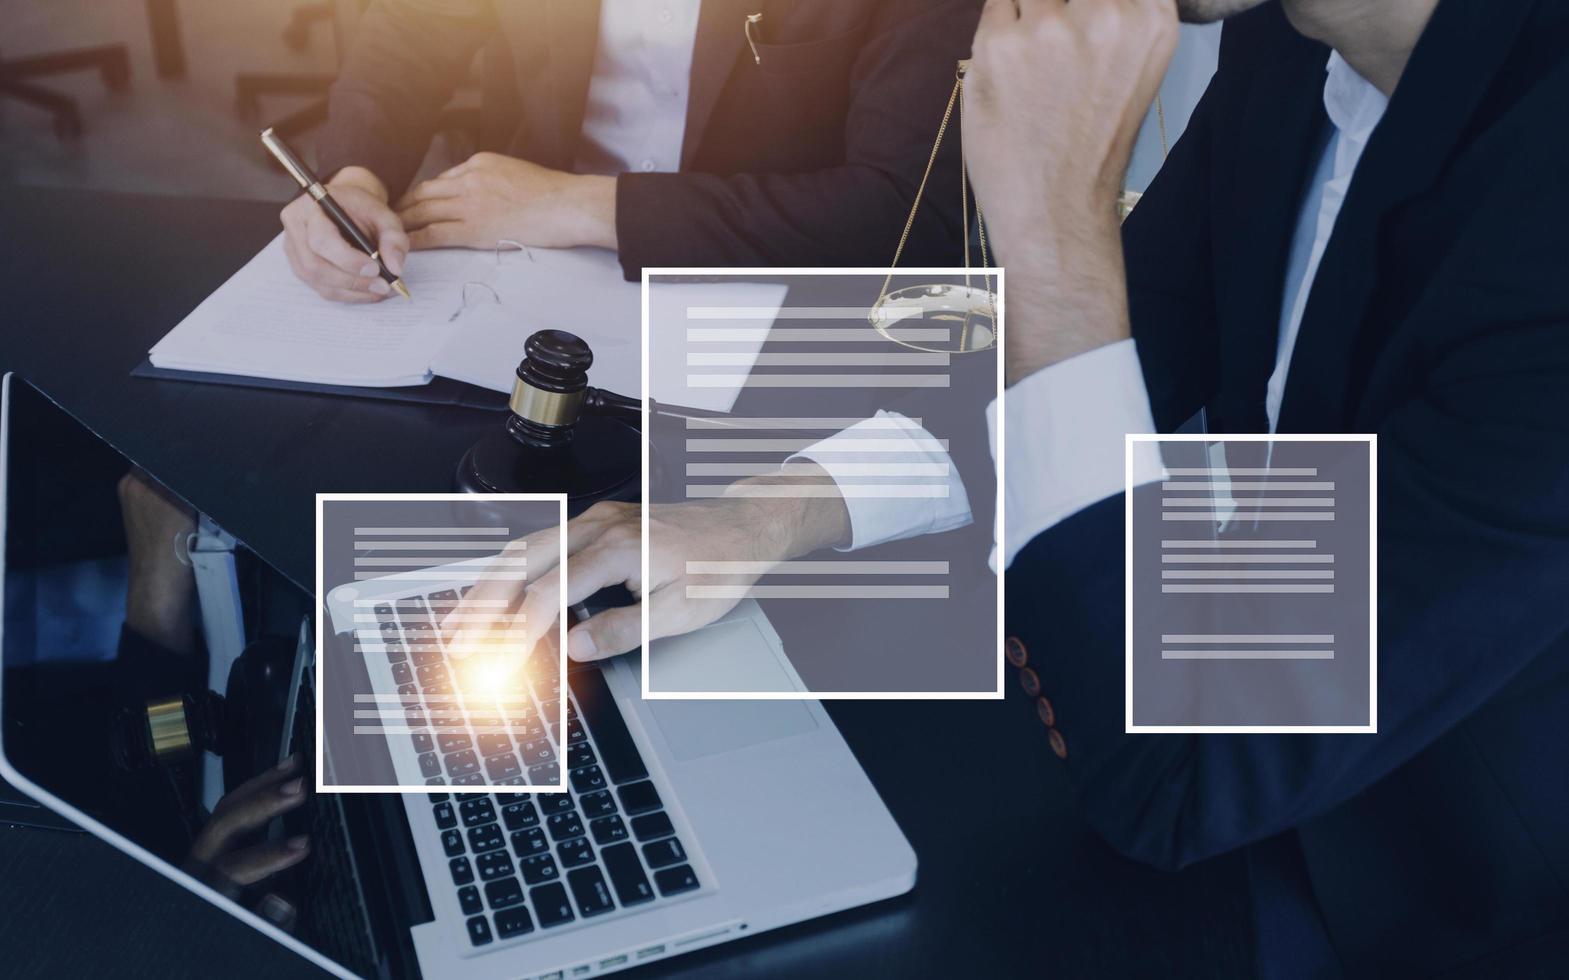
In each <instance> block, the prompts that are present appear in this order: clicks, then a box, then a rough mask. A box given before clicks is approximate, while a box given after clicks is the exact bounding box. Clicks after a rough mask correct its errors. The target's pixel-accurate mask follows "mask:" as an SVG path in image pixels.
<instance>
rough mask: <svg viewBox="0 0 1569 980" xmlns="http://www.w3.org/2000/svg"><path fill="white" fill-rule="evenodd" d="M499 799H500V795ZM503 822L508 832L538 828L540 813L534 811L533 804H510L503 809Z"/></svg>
mask: <svg viewBox="0 0 1569 980" xmlns="http://www.w3.org/2000/svg"><path fill="white" fill-rule="evenodd" d="M497 799H500V794H498V796H497ZM501 820H502V822H503V823H505V824H506V825H507V829H508V830H522V829H523V828H524V827H536V826H538V825H539V811H537V810H535V809H534V804H532V803H528V802H523V803H508V804H507V805H506V806H504V807H502V808H501Z"/></svg>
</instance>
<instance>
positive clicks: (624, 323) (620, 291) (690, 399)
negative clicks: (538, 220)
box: [149, 235, 785, 412]
mask: <svg viewBox="0 0 1569 980" xmlns="http://www.w3.org/2000/svg"><path fill="white" fill-rule="evenodd" d="M403 281H404V283H405V284H406V285H407V286H408V287H409V291H410V293H411V294H412V295H413V300H412V301H405V300H403V299H402V298H400V297H396V296H394V297H392V298H389V299H386V300H383V301H381V302H380V303H334V302H331V301H329V300H326V299H323V298H321V297H320V296H318V295H316V293H315V292H314V291H313V290H312V289H311V288H310V287H308V286H306V285H305V284H304V283H302V282H300V281H299V279H298V278H297V277H296V276H295V275H294V271H293V270H292V269H291V268H290V267H289V264H288V259H287V257H286V256H285V255H284V252H283V237H282V236H281V235H280V236H279V237H277V238H275V239H273V241H272V242H271V243H270V244H268V245H267V247H266V248H264V249H262V250H261V251H260V252H258V253H257V254H256V256H255V258H253V259H251V261H250V262H248V263H246V264H245V266H244V267H243V268H242V269H240V271H239V272H237V273H235V274H234V275H233V276H232V277H231V278H230V279H229V281H228V282H226V283H224V284H223V285H222V286H220V287H219V288H218V289H217V291H215V292H214V293H213V294H212V295H211V296H209V297H207V299H206V300H204V301H203V302H202V304H201V305H200V306H198V307H197V308H196V309H195V310H194V311H193V312H192V313H191V314H190V316H188V317H186V318H185V319H184V320H183V321H181V323H180V325H179V326H177V327H175V328H174V329H173V330H171V331H170V332H169V333H168V334H167V335H165V336H164V338H163V339H162V340H160V341H158V343H157V344H155V345H154V346H153V349H152V351H151V352H150V354H149V357H150V359H151V360H152V363H153V364H154V365H155V366H157V367H160V368H172V369H177V370H186V371H203V372H210V373H214V374H234V375H243V376H247V377H257V378H273V379H278V380H284V381H301V382H307V383H315V384H333V385H356V386H362V387H396V386H402V385H419V384H425V383H427V382H429V381H430V379H431V377H432V376H433V375H441V376H443V377H448V378H453V379H455V380H458V381H466V382H468V383H470V384H475V385H479V386H480V387H483V388H490V389H492V390H494V391H500V392H510V391H511V390H512V382H513V380H514V377H515V371H516V369H517V365H518V362H519V361H520V360H522V358H523V347H524V344H525V343H526V342H527V341H528V338H529V336H530V335H531V334H533V333H534V332H535V331H536V330H544V329H556V330H566V331H568V332H570V333H574V334H577V335H578V336H579V337H582V338H583V340H585V341H586V342H587V343H588V345H589V347H590V348H591V349H592V350H593V352H594V364H593V367H592V368H591V369H590V370H589V382H590V383H591V384H593V385H594V386H596V387H599V388H604V389H607V390H609V391H614V392H617V393H619V394H623V395H627V396H628V397H632V398H641V397H642V392H643V380H642V286H641V284H640V283H635V282H627V281H626V280H625V278H624V277H623V276H622V272H621V264H620V263H619V262H618V261H617V259H616V255H615V253H614V252H610V251H607V250H604V249H596V248H576V249H540V248H535V249H526V250H522V251H518V250H509V251H503V252H501V253H499V254H498V253H496V252H492V251H485V250H469V249H436V250H432V251H423V252H414V253H413V254H411V255H410V256H409V258H408V262H407V263H406V267H405V269H404V276H403ZM784 294H785V287H784V286H782V285H765V284H757V283H734V282H726V283H669V282H661V283H658V284H657V285H656V286H655V287H654V288H653V289H652V290H651V296H650V300H649V309H650V316H649V321H650V329H651V334H652V335H651V337H650V350H651V352H652V353H651V359H652V364H651V366H650V377H651V378H653V379H654V384H653V389H654V390H653V396H654V398H655V399H657V400H659V401H660V402H662V403H665V404H670V405H679V406H685V407H689V408H699V409H707V410H711V411H721V412H723V411H729V410H730V408H731V406H732V405H734V404H735V400H736V397H737V396H738V395H739V394H740V385H739V384H737V385H721V386H717V387H702V388H691V387H688V386H687V384H686V378H687V375H688V372H687V370H686V364H685V361H684V354H683V351H684V350H685V342H684V338H685V333H684V331H685V329H686V326H687V310H688V308H689V307H693V306H704V307H746V308H750V309H752V310H753V312H752V313H751V314H750V315H749V317H748V318H747V319H746V320H745V322H744V323H742V322H738V323H737V324H735V325H739V326H746V327H751V328H757V327H767V326H769V325H770V324H771V323H772V319H771V317H769V316H766V315H763V316H759V314H758V313H757V312H756V311H757V310H758V309H762V310H764V311H765V313H766V310H769V309H772V310H774V311H777V310H778V309H779V306H780V304H781V303H782V302H783V300H784ZM702 325H703V326H705V327H716V326H726V325H727V324H726V322H725V321H713V320H705V321H704V322H703V324H702ZM667 332H668V335H667V336H663V337H662V336H661V335H662V334H666V333H667ZM760 333H761V331H759V334H760ZM761 346H762V340H761V337H759V338H758V339H757V340H756V341H755V342H754V341H745V342H740V343H738V344H735V345H731V346H730V347H729V348H728V349H729V350H731V351H732V352H733V353H735V354H736V355H737V357H738V360H737V362H736V365H735V366H736V371H735V373H736V374H737V375H738V376H744V375H745V373H746V372H747V371H748V370H750V367H751V364H752V363H753V361H754V360H755V359H756V356H757V353H758V349H759V348H760V347H761Z"/></svg>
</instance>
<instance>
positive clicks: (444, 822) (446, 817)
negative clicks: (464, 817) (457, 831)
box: [430, 803, 458, 830]
mask: <svg viewBox="0 0 1569 980" xmlns="http://www.w3.org/2000/svg"><path fill="white" fill-rule="evenodd" d="M430 812H431V814H432V815H433V816H435V818H436V826H437V827H440V828H441V829H442V830H446V829H448V828H450V827H456V826H457V825H458V817H457V814H455V813H453V812H452V804H451V803H437V804H436V805H435V806H434V807H432V808H431V811H430Z"/></svg>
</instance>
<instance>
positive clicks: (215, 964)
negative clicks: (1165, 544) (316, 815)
mask: <svg viewBox="0 0 1569 980" xmlns="http://www.w3.org/2000/svg"><path fill="white" fill-rule="evenodd" d="M276 212H277V208H276V207H275V206H270V205H265V204H257V203H254V202H236V201H209V200H189V199H178V198H153V197H138V196H130V195H119V194H104V193H94V192H78V191H46V190H34V189H27V188H4V189H0V370H3V371H15V372H17V373H18V374H20V375H22V376H23V377H25V378H27V379H29V380H30V381H32V382H34V383H35V384H37V385H38V386H39V387H41V388H42V389H44V390H45V391H46V392H48V393H49V394H50V395H52V396H53V397H54V398H56V399H57V400H58V401H59V402H60V403H61V404H62V405H64V406H65V407H66V408H67V409H68V410H70V411H71V412H73V413H75V414H76V415H77V416H78V417H80V418H81V419H82V420H83V421H85V422H86V423H87V424H88V425H90V426H92V427H93V428H94V429H96V430H97V431H98V432H99V433H100V434H101V435H103V436H104V437H105V438H107V439H108V440H109V441H110V442H112V443H113V444H114V445H115V446H116V447H117V448H119V449H120V450H121V451H122V452H124V453H125V454H126V455H128V456H130V457H131V458H132V459H133V460H135V461H136V462H137V463H139V464H141V465H143V466H144V467H146V468H147V469H148V470H150V471H151V472H152V473H154V474H155V475H156V476H157V477H158V478H159V479H160V480H162V481H163V482H164V483H166V484H168V485H169V486H170V487H171V488H172V489H174V490H175V491H176V492H178V493H179V494H181V495H182V496H184V497H185V498H186V499H188V500H189V501H190V502H191V503H192V504H193V505H194V506H195V507H197V508H198V509H200V510H202V511H203V512H205V513H207V514H208V515H210V516H211V517H212V518H213V519H214V520H215V521H217V522H218V523H219V524H220V525H222V526H223V527H224V528H226V529H227V530H229V531H230V532H231V533H232V534H234V535H235V536H236V537H238V538H239V539H240V540H241V541H243V542H245V543H246V544H247V545H248V546H250V547H251V548H252V549H253V550H254V551H256V552H257V553H258V554H259V555H261V556H262V557H263V558H264V559H266V560H267V561H268V562H270V563H272V564H273V565H274V566H276V567H277V568H278V569H279V570H280V571H282V572H284V574H286V575H289V576H290V577H292V578H294V579H295V580H296V581H299V582H301V583H302V584H305V585H309V584H310V578H311V575H312V571H311V570H312V569H313V567H314V564H313V562H314V558H313V548H314V519H315V518H314V510H313V506H314V494H315V493H316V492H317V491H329V490H345V491H375V490H381V491H405V490H406V491H445V490H449V489H451V480H452V472H453V467H454V465H455V463H456V461H457V459H458V458H459V456H460V455H461V454H462V452H463V450H464V449H465V448H466V447H467V446H468V445H470V444H471V443H472V442H473V441H474V440H475V439H476V438H477V437H478V436H479V435H481V434H482V433H484V432H486V431H489V428H490V427H491V426H494V425H495V424H497V419H498V418H499V416H497V415H494V414H491V413H488V412H483V411H477V410H472V409H462V408H451V407H436V406H422V405H413V404H394V403H385V402H376V401H371V400H366V399H357V398H343V397H332V396H318V395H306V394H296V393H285V392H268V391H258V390H247V389H244V388H236V387H227V386H212V385H199V384H188V383H181V382H173V381H151V380H146V379H139V378H132V377H130V376H129V372H130V370H131V369H132V368H133V367H134V366H135V365H136V364H138V363H139V362H140V361H141V360H142V358H143V357H144V356H145V354H146V351H147V349H148V347H150V346H151V345H152V344H153V342H155V341H156V340H157V339H158V338H159V337H161V336H162V335H163V334H164V333H165V332H166V331H167V330H169V328H171V327H172V326H174V325H175V324H176V323H178V322H179V320H180V319H181V318H182V317H183V316H184V315H185V314H186V313H188V312H189V311H190V310H191V309H192V308H193V307H195V306H196V304H197V303H198V302H199V301H200V300H201V299H202V298H203V297H204V296H206V295H207V294H208V293H209V292H211V291H212V290H213V289H214V288H215V287H216V286H217V285H218V284H219V283H221V282H222V281H223V280H224V279H225V278H227V277H228V276H229V275H230V274H231V273H232V272H233V271H234V270H235V269H237V268H238V267H239V266H240V265H241V264H242V262H243V261H244V260H245V259H247V258H249V257H250V256H251V255H252V254H254V253H255V252H256V250H257V249H259V248H260V247H261V246H262V245H263V244H264V243H265V242H266V241H267V240H268V238H270V237H271V236H272V235H273V234H274V232H275V229H276V227H277V215H276ZM1010 683H1011V678H1010ZM829 713H830V714H831V715H832V716H833V718H834V721H835V722H836V723H837V724H838V726H839V728H840V729H841V731H843V733H844V736H845V738H846V740H848V742H849V744H850V747H851V748H852V749H853V750H854V751H855V754H856V756H857V758H859V759H860V761H861V763H862V764H863V765H864V766H865V768H866V771H867V773H868V774H869V775H870V777H871V779H872V782H873V783H874V784H875V785H876V787H877V789H878V791H879V792H880V793H881V794H882V796H883V798H884V799H885V800H886V801H887V803H888V806H889V808H890V809H891V810H892V812H893V814H894V817H895V818H896V819H897V820H898V822H899V825H900V826H901V827H902V828H903V829H904V832H905V834H906V835H907V836H908V837H909V839H910V842H911V844H912V845H913V846H914V847H915V850H916V853H917V854H918V855H919V857H920V872H919V883H918V884H917V885H916V888H915V890H914V892H912V893H911V894H909V895H906V896H903V897H901V898H897V899H893V900H890V901H887V902H883V903H880V904H878V905H874V906H870V907H867V908H864V909H859V910H856V911H852V912H848V913H843V914H840V915H836V916H833V917H830V918H826V919H819V920H816V921H814V922H808V923H803V924H801V925H798V926H794V927H792V928H789V929H785V930H780V931H776V932H773V933H767V934H762V935H758V936H756V937H753V938H749V939H746V940H743V941H739V942H733V943H728V944H725V945H723V946H720V947H717V948H714V949H711V950H707V951H703V952H699V953H695V954H691V955H687V956H682V957H678V958H675V959H671V960H667V961H664V962H663V963H657V964H652V965H650V966H648V967H644V968H641V970H640V971H631V972H629V973H628V974H627V975H628V976H632V975H641V976H656V975H675V974H677V973H679V974H681V975H682V976H695V977H721V976H726V977H728V976H736V975H743V974H744V975H746V976H749V977H775V976H777V977H797V976H802V975H810V976H815V977H840V976H844V977H858V978H865V977H871V976H879V975H882V976H900V977H903V976H949V977H959V976H980V977H992V976H1006V977H1013V976H1038V975H1052V976H1064V977H1117V976H1139V977H1142V976H1150V975H1168V976H1179V977H1186V976H1205V977H1231V976H1247V975H1250V973H1251V944H1250V940H1249V938H1248V937H1249V930H1248V925H1247V911H1246V906H1245V902H1244V895H1245V887H1246V880H1245V875H1244V870H1243V867H1242V865H1241V863H1240V861H1239V860H1238V859H1237V858H1235V857H1231V858H1223V859H1219V860H1213V861H1209V862H1205V863H1204V864H1201V865H1198V866H1195V867H1193V868H1190V869H1188V870H1186V871H1183V872H1181V873H1176V874H1167V873H1161V872H1157V871H1154V870H1151V869H1148V868H1144V867H1141V866H1139V865H1136V864H1133V863H1131V862H1129V861H1126V860H1124V859H1122V858H1120V857H1118V856H1116V855H1115V854H1113V853H1112V852H1110V851H1109V850H1108V849H1107V847H1106V846H1105V845H1104V844H1102V843H1101V842H1100V841H1099V840H1098V839H1096V838H1095V837H1094V836H1093V835H1092V834H1091V833H1090V832H1089V831H1088V830H1087V828H1086V827H1085V826H1084V824H1083V823H1082V821H1081V820H1080V819H1079V818H1078V816H1077V814H1076V813H1075V810H1074V806H1073V799H1072V793H1071V791H1070V789H1069V786H1068V782H1067V780H1066V778H1065V775H1064V772H1063V770H1062V768H1061V763H1060V762H1058V760H1057V759H1056V758H1055V757H1054V756H1053V755H1052V754H1051V752H1050V750H1049V749H1048V748H1047V744H1046V733H1045V730H1044V729H1043V728H1042V727H1041V725H1040V723H1039V722H1038V721H1036V720H1035V716H1034V711H1033V704H1032V702H1030V701H1029V700H1028V699H1026V698H1024V697H1023V695H1022V694H1021V693H1019V692H1014V691H1010V695H1009V697H1008V699H1007V700H1006V701H1003V702H1000V703H999V702H995V701H990V702H988V701H955V702H934V701H927V702H912V703H899V702H890V701H865V702H854V701H839V702H832V703H830V704H829ZM934 777H940V778H941V779H942V780H943V782H945V783H947V784H949V785H953V784H955V783H960V784H963V785H965V786H966V787H968V788H967V789H965V790H963V791H944V792H934V791H932V790H931V789H929V788H927V787H928V786H929V785H930V783H931V782H932V780H933V779H934ZM0 950H3V951H4V953H3V956H4V958H5V961H6V962H5V965H4V967H3V968H0V972H3V973H5V974H6V975H8V976H28V977H31V976H38V977H55V976H80V975H90V974H101V973H108V974H110V975H114V976H138V977H141V976H147V977H153V976H157V977H176V976H210V975H213V974H214V973H217V972H220V971H221V972H222V973H223V974H224V975H227V976H233V977H249V976H257V977H263V976H265V977H277V976H287V975H294V974H298V973H306V972H310V971H311V968H310V967H308V966H307V965H306V964H305V963H304V962H303V961H302V960H300V959H299V958H298V957H296V956H294V955H293V954H292V953H290V952H288V951H287V950H285V949H283V948H282V947H280V946H277V945H275V944H274V943H272V942H271V941H269V940H267V939H266V938H264V937H262V936H261V935H260V934H258V933H256V932H253V931H252V930H250V929H248V928H247V927H245V926H243V925H242V924H240V923H239V922H237V921H235V920H233V919H231V918H229V917H228V916H226V915H225V914H224V913H222V912H220V911H218V910H217V909H215V908H213V907H212V906H209V905H207V904H206V903H204V902H202V901H201V900H200V899H198V898H196V897H195V896H193V895H190V894H189V893H186V892H184V891H183V890H181V889H180V888H179V887H178V886H176V885H174V884H172V883H170V882H168V881H166V880H164V879H162V878H160V877H159V876H158V875H157V874H155V873H153V872H152V871H150V870H148V869H146V868H144V867H142V866H140V865H138V864H136V863H135V862H134V861H132V860H131V859H130V858H127V857H125V856H124V855H121V854H119V853H117V852H116V851H114V850H113V849H111V848H110V847H108V846H107V845H105V844H102V843H100V842H99V841H97V840H95V839H93V838H91V837H88V836H87V835H84V834H63V833H58V832H51V831H43V830H6V829H3V828H0Z"/></svg>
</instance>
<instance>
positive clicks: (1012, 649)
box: [1002, 636, 1030, 667]
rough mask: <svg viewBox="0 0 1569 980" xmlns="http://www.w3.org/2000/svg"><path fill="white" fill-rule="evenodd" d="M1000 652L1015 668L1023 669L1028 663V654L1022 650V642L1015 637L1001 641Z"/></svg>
mask: <svg viewBox="0 0 1569 980" xmlns="http://www.w3.org/2000/svg"><path fill="white" fill-rule="evenodd" d="M1002 652H1003V655H1004V656H1006V657H1007V658H1008V662H1009V663H1010V664H1013V665H1014V666H1015V667H1023V666H1024V665H1025V664H1027V663H1029V662H1030V652H1029V651H1028V650H1026V649H1024V641H1023V640H1021V639H1019V638H1018V637H1017V636H1010V637H1008V638H1007V639H1006V640H1004V641H1003V644H1002Z"/></svg>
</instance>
